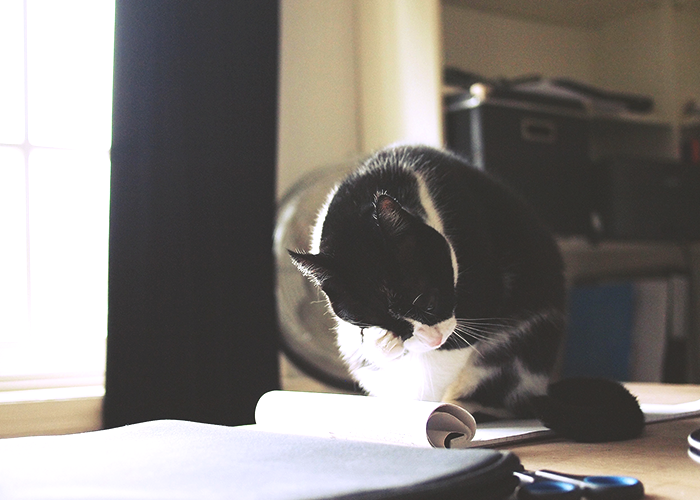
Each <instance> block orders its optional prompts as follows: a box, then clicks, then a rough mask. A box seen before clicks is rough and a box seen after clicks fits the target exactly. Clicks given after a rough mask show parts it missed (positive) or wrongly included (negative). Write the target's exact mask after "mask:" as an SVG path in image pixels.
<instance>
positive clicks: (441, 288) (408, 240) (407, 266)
mask: <svg viewBox="0 0 700 500" xmlns="http://www.w3.org/2000/svg"><path fill="white" fill-rule="evenodd" d="M372 218H373V220H372V221H371V224H369V225H368V226H367V227H368V228H369V229H368V232H370V233H371V234H363V236H362V238H363V240H364V241H363V244H362V245H360V244H359V242H358V244H357V246H356V248H355V249H353V248H329V247H328V245H327V244H326V245H324V244H323V237H322V244H321V246H320V248H321V249H322V250H321V251H320V252H319V253H315V254H314V253H300V252H292V251H290V252H289V253H290V256H291V258H292V260H293V261H294V263H295V264H296V266H297V267H298V268H299V269H300V270H301V272H302V273H304V274H305V275H306V276H307V277H308V278H309V279H311V281H312V282H313V283H315V284H316V285H317V286H318V287H319V288H320V289H321V290H323V292H324V293H325V294H326V296H327V297H328V300H329V303H330V305H331V308H332V309H333V312H334V313H335V315H336V316H337V317H338V318H339V319H340V320H342V321H343V322H346V323H348V324H350V325H354V326H355V327H357V332H358V333H359V334H361V335H364V333H365V332H368V333H369V332H372V333H373V334H374V335H375V336H376V337H383V339H384V340H383V341H384V342H385V343H386V342H387V341H389V340H391V341H392V342H393V344H392V345H395V344H399V345H400V347H401V348H402V349H403V348H404V345H405V348H406V349H407V350H409V351H418V352H423V351H427V350H431V349H436V348H438V347H440V346H441V345H442V344H444V342H445V341H446V340H447V338H448V337H449V335H450V334H451V333H452V330H453V329H454V326H455V321H454V308H455V291H454V282H455V280H454V270H453V268H452V258H451V253H450V248H449V245H448V243H447V241H446V240H445V238H444V237H443V236H442V235H441V234H440V233H439V232H438V231H436V230H435V229H433V228H432V227H430V226H429V225H427V224H425V223H424V222H423V221H422V220H421V219H420V218H419V217H417V216H415V215H413V214H411V213H409V212H408V211H407V210H405V209H404V208H403V207H402V206H401V204H400V203H399V202H398V201H396V200H395V199H394V198H392V197H391V196H389V195H387V194H383V193H378V194H377V195H376V196H375V199H374V209H373V214H372ZM334 230H336V228H332V227H329V228H326V227H325V226H324V229H323V231H324V234H327V232H330V231H334ZM368 242H371V243H368ZM368 247H369V248H368Z"/></svg>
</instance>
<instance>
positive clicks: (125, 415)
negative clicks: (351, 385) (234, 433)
mask: <svg viewBox="0 0 700 500" xmlns="http://www.w3.org/2000/svg"><path fill="white" fill-rule="evenodd" d="M278 23H279V9H278V2H277V1H276V0H274V1H270V0H239V1H237V0H221V1H208V0H197V1H193V0H148V1H143V0H118V1H117V11H116V38H115V69H114V74H115V76H114V118H113V143H112V191H111V215H110V262H109V335H108V341H107V375H106V395H105V401H104V424H105V427H114V426H118V425H124V424H129V423H134V422H140V421H146V420H152V419H161V418H174V419H187V420H193V421H199V422H209V423H218V424H227V425H238V424H246V423H252V422H253V412H254V408H255V403H256V401H257V399H258V398H259V396H260V395H261V394H263V393H264V392H266V391H268V390H271V389H274V388H277V386H278V368H277V345H276V338H277V335H276V328H277V322H276V310H275V303H274V288H273V283H274V274H273V257H272V231H273V221H274V210H275V202H274V192H275V189H274V188H275V160H276V117H277V66H278V62H277V55H278Z"/></svg>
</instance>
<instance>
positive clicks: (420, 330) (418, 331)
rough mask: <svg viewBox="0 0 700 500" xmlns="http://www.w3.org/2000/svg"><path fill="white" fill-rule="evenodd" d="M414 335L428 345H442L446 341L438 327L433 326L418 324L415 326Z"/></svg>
mask: <svg viewBox="0 0 700 500" xmlns="http://www.w3.org/2000/svg"><path fill="white" fill-rule="evenodd" d="M413 335H414V336H415V337H416V338H418V339H419V340H420V341H421V342H423V343H424V344H425V345H427V346H428V347H433V348H435V347H440V346H441V345H442V343H443V342H444V339H443V336H442V334H441V333H440V332H439V331H438V329H437V328H435V327H431V326H424V325H418V326H416V327H414V329H413Z"/></svg>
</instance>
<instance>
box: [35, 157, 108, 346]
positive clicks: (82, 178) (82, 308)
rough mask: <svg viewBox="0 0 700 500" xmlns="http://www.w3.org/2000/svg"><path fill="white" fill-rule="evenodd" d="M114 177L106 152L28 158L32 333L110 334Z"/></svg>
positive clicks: (68, 335) (64, 335) (67, 336)
mask: <svg viewBox="0 0 700 500" xmlns="http://www.w3.org/2000/svg"><path fill="white" fill-rule="evenodd" d="M109 172H110V165H109V158H108V154H107V153H106V152H105V153H80V152H74V151H61V150H44V149H38V150H34V151H33V152H32V153H31V155H30V156H29V227H30V230H29V231H30V233H29V255H30V262H31V269H30V294H31V298H30V300H31V301H30V308H31V333H32V335H33V336H36V337H44V338H46V339H47V340H50V339H51V338H57V337H60V338H63V339H66V340H70V339H71V338H76V337H81V338H85V337H91V338H93V339H94V338H98V339H104V338H105V336H106V332H107V258H108V257H107V248H108V228H109Z"/></svg>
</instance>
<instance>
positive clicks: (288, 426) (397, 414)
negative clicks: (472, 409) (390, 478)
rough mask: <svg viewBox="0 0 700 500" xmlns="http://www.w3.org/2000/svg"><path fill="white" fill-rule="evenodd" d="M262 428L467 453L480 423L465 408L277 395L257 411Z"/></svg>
mask: <svg viewBox="0 0 700 500" xmlns="http://www.w3.org/2000/svg"><path fill="white" fill-rule="evenodd" d="M255 422H256V424H257V426H258V427H259V428H261V429H265V430H268V431H273V432H282V433H287V434H302V435H312V436H322V437H329V438H334V439H352V440H357V441H372V442H377V443H387V444H400V445H405V446H421V447H435V448H447V447H449V448H464V447H467V446H468V444H469V441H471V440H472V438H473V437H474V433H475V432H476V422H475V421H474V417H472V416H471V414H470V413H469V412H467V411H466V410H464V409H463V408H461V407H459V406H457V405H453V404H448V403H437V402H429V401H411V400H403V399H393V398H376V397H370V396H355V395H347V394H326V393H311V392H295V391H271V392H268V393H266V394H264V395H263V396H262V397H261V398H260V400H259V401H258V404H257V406H256V408H255Z"/></svg>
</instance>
